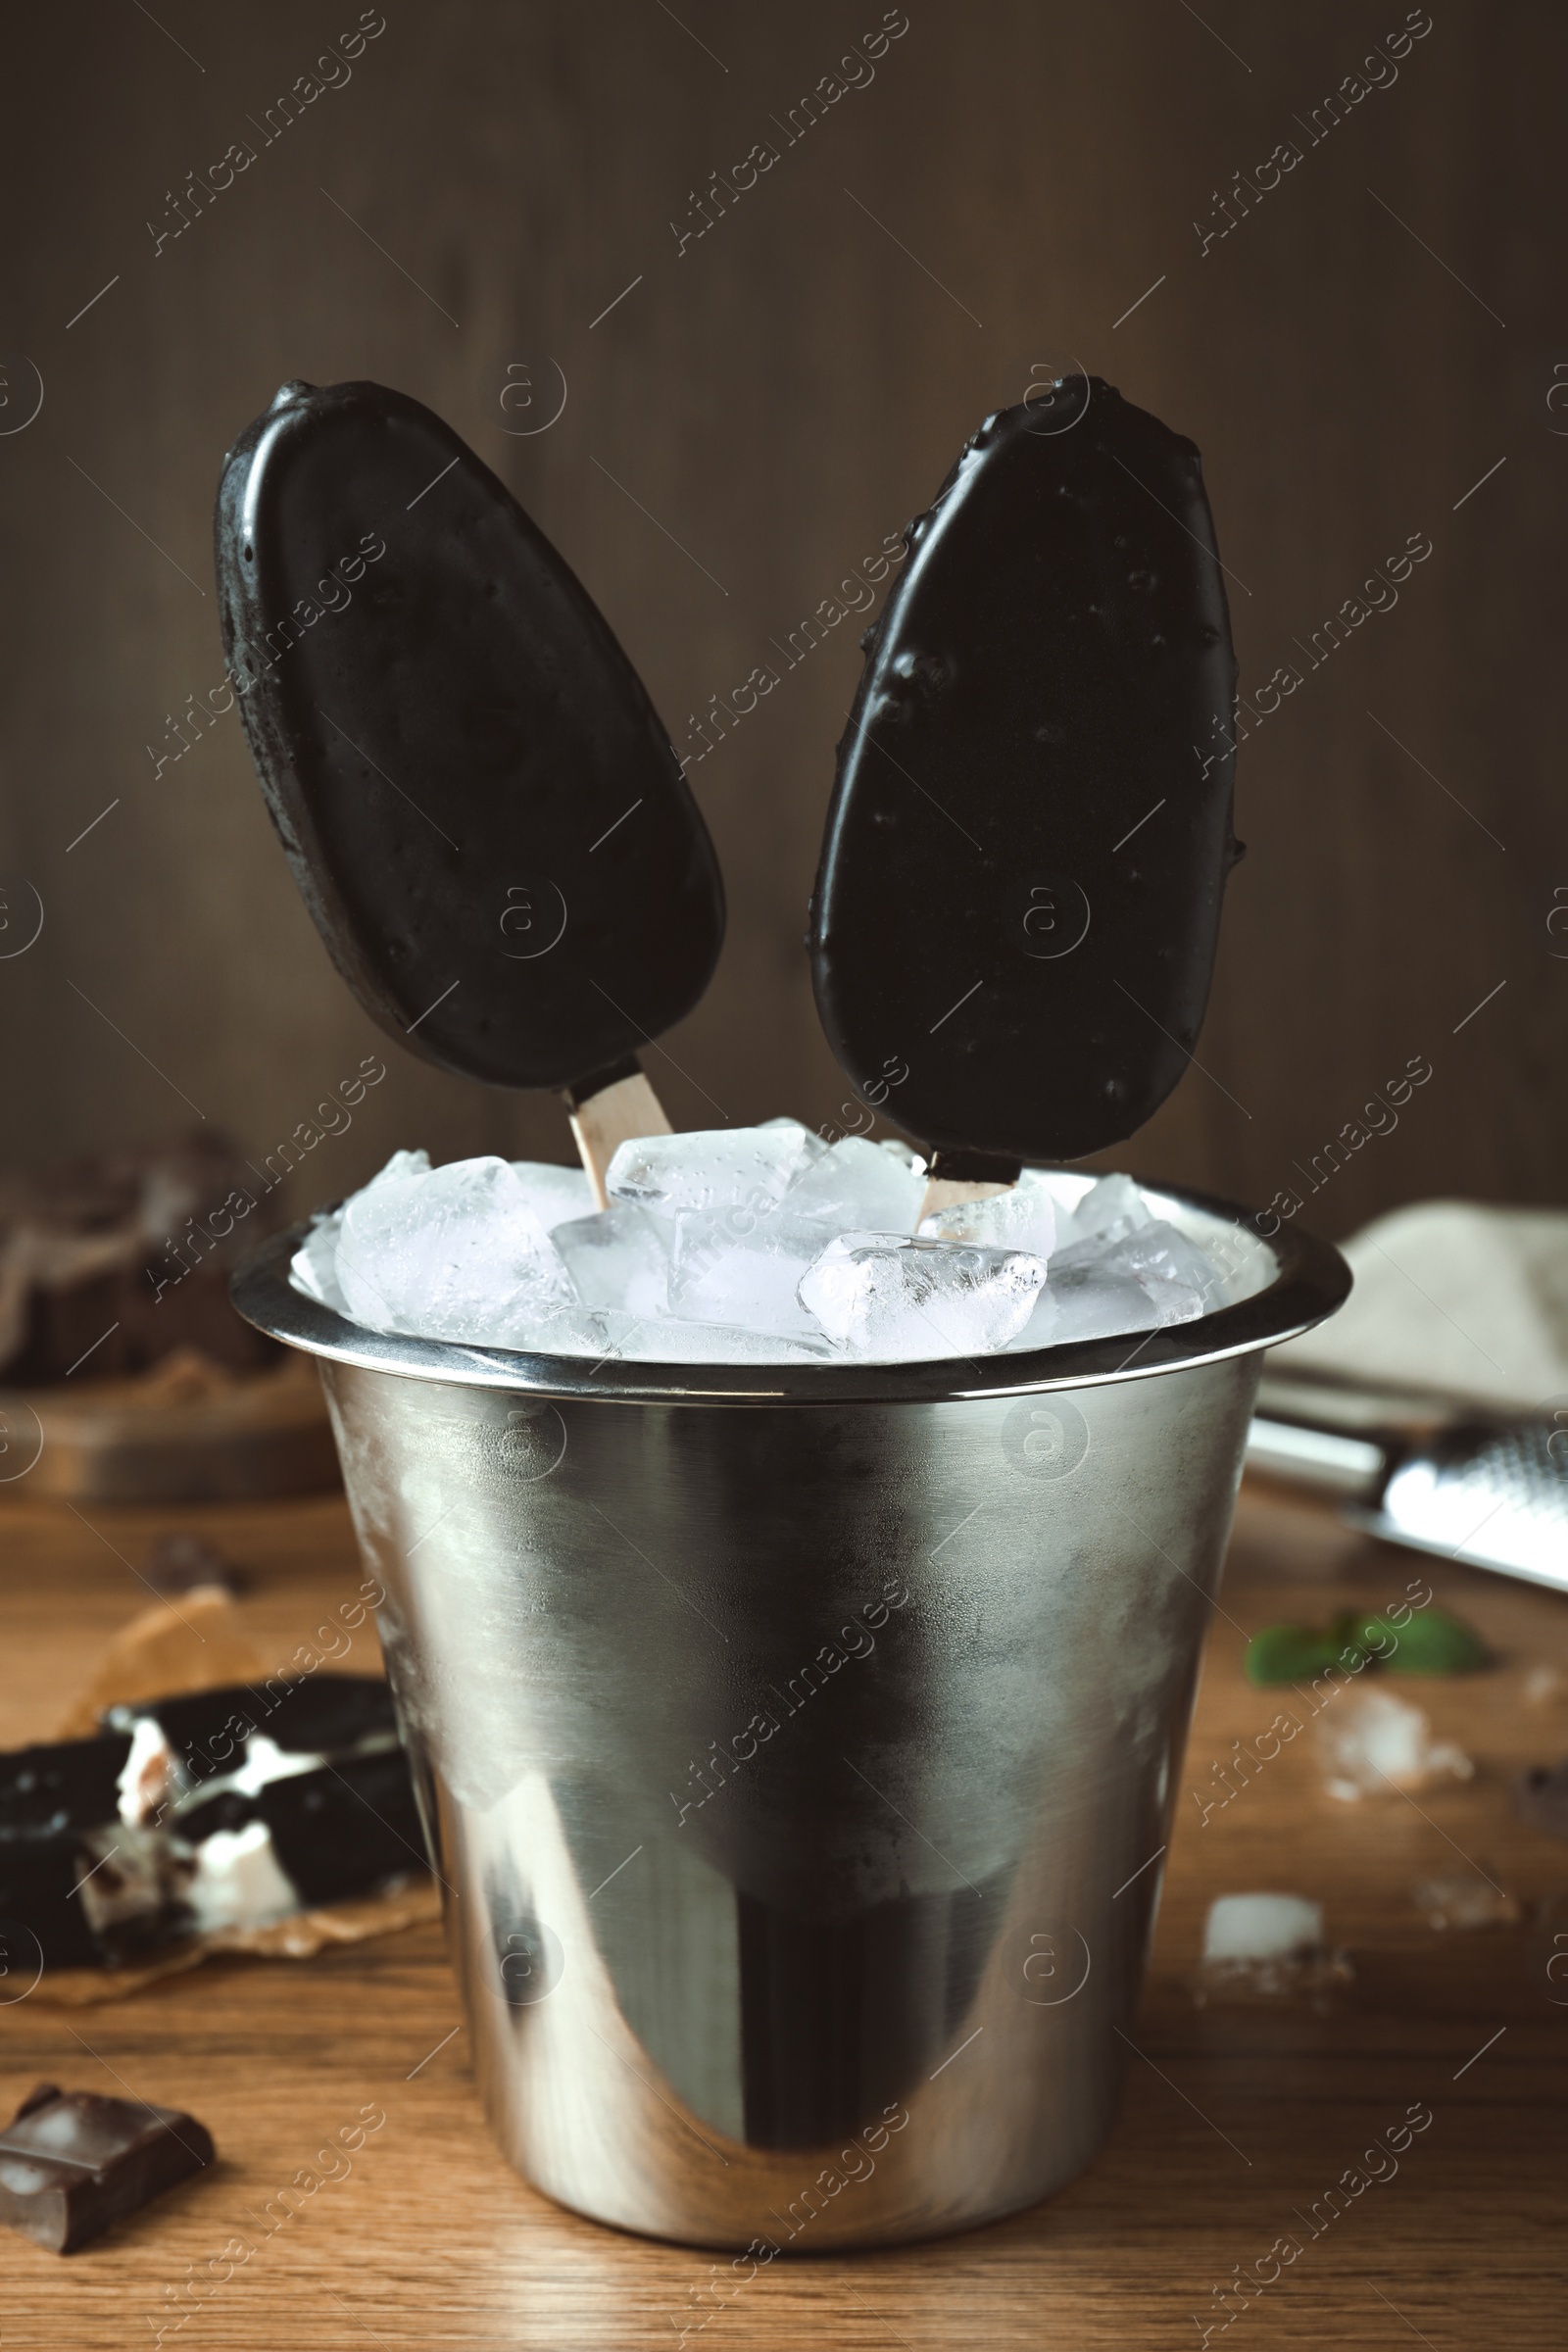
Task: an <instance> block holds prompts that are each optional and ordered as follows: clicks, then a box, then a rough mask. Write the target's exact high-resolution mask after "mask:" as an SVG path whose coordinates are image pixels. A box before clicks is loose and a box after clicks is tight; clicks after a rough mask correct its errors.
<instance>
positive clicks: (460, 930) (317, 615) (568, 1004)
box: [215, 383, 723, 1098]
mask: <svg viewBox="0 0 1568 2352" xmlns="http://www.w3.org/2000/svg"><path fill="white" fill-rule="evenodd" d="M215 534H216V541H217V560H218V579H219V590H220V598H221V611H222V625H223V641H224V645H225V648H226V650H227V653H228V658H229V663H230V669H231V674H232V677H233V683H234V691H235V693H236V694H237V695H238V696H239V697H240V711H241V713H242V716H243V719H244V723H245V730H246V734H247V737H248V739H249V742H250V746H251V751H252V754H253V757H254V759H255V760H256V765H257V770H258V773H259V774H260V777H261V780H262V789H263V791H264V792H265V794H266V796H267V800H268V805H269V807H270V809H271V812H272V817H273V820H274V822H275V824H276V826H277V829H278V832H279V834H280V836H281V838H282V842H283V847H284V849H285V851H286V852H287V855H288V858H289V862H290V864H291V865H292V867H293V869H294V878H295V880H296V882H297V883H298V884H299V887H300V890H301V892H302V894H303V896H304V898H305V902H306V905H307V906H308V907H310V910H311V913H312V915H313V917H314V918H315V921H316V924H317V927H318V929H319V931H320V933H321V936H322V938H323V940H324V941H325V943H326V946H327V949H328V951H329V953H330V954H331V956H332V958H333V960H334V962H335V963H336V964H337V966H338V969H339V971H340V972H341V973H342V975H343V977H344V979H345V980H347V982H348V984H349V986H350V987H351V988H352V989H353V991H354V993H355V995H356V996H357V997H358V998H359V1000H360V1003H361V1004H362V1005H364V1007H365V1009H366V1011H367V1012H368V1013H369V1015H370V1017H371V1018H372V1019H373V1020H375V1021H377V1022H378V1023H379V1024H380V1026H381V1027H382V1028H383V1029H385V1030H386V1032H387V1033H388V1035H389V1036H391V1037H394V1038H396V1039H397V1041H398V1043H399V1044H400V1045H406V1046H408V1047H409V1048H410V1050H411V1051H412V1052H414V1053H417V1054H423V1055H424V1056H425V1058H426V1059H427V1060H430V1061H434V1062H437V1063H438V1064H440V1066H441V1067H442V1068H444V1069H449V1070H455V1071H457V1072H459V1073H460V1074H461V1075H463V1076H466V1077H471V1078H478V1079H482V1080H484V1081H486V1082H487V1083H488V1084H490V1085H493V1086H516V1087H559V1088H567V1089H570V1090H571V1091H572V1093H573V1095H574V1096H576V1097H578V1098H582V1097H585V1096H586V1095H589V1094H591V1093H592V1092H594V1091H595V1090H596V1088H598V1087H601V1086H603V1085H605V1084H608V1083H610V1082H612V1081H613V1080H614V1079H616V1078H619V1077H623V1076H626V1075H628V1074H632V1073H634V1072H635V1068H636V1064H635V1061H634V1060H633V1058H632V1057H633V1055H634V1053H635V1050H636V1048H637V1047H638V1046H640V1045H642V1044H643V1043H644V1042H646V1041H647V1040H649V1039H651V1038H653V1037H656V1036H658V1035H659V1033H660V1032H661V1031H662V1030H664V1029H667V1028H668V1027H669V1026H670V1025H671V1023H672V1022H675V1021H678V1020H680V1019H681V1018H682V1017H683V1016H684V1015H685V1014H686V1013H688V1012H689V1011H690V1010H691V1008H692V1006H693V1005H695V1004H696V1002H697V1000H698V998H699V997H700V996H701V995H702V993H703V990H704V988H705V987H706V986H707V984H708V981H709V978H710V976H711V973H712V969H713V965H714V962H715V961H716V959H717V956H718V949H719V943H720V941H721V939H722V936H723V894H722V889H721V885H720V882H719V876H718V866H717V861H716V860H715V858H714V856H713V850H712V844H711V841H710V840H709V837H708V833H707V829H706V827H705V826H704V824H703V821H702V818H701V816H700V814H699V813H698V809H697V806H696V803H695V802H694V801H693V799H692V797H691V794H690V793H689V791H688V790H687V788H686V784H685V782H684V780H683V778H682V775H681V770H680V763H679V761H678V760H676V757H675V754H674V752H673V750H672V749H671V747H670V743H669V739H668V737H667V735H666V734H665V732H664V729H663V727H662V725H661V723H660V721H659V718H658V716H657V714H656V713H655V711H654V709H653V706H652V705H651V703H650V702H649V699H648V696H647V694H646V693H645V691H644V689H643V686H642V684H641V681H640V680H639V679H638V677H637V675H636V672H635V671H634V670H633V669H632V667H631V664H630V662H628V661H627V660H626V657H625V655H624V654H623V653H622V651H621V649H620V647H619V646H618V645H617V643H616V642H615V639H614V637H613V635H612V633H611V631H610V629H609V627H608V626H607V624H606V623H605V621H604V620H603V618H602V617H601V615H600V613H598V612H597V610H596V609H595V607H594V605H593V604H592V602H591V601H590V599H589V597H588V596H587V594H586V593H585V591H584V590H583V588H582V587H581V586H580V584H579V583H578V581H577V580H576V579H575V578H574V577H573V575H572V573H571V572H570V571H569V570H568V569H567V568H566V565H565V564H564V563H563V562H562V560H561V558H560V556H559V555H557V553H556V551H555V549H554V548H553V547H551V545H550V544H549V542H548V540H546V539H545V538H544V536H543V535H542V533H541V532H540V531H538V530H537V529H536V528H535V526H534V524H533V523H532V522H531V521H530V520H529V519H528V517H527V515H524V513H523V512H522V510H521V508H520V507H519V506H518V505H517V504H516V501H515V499H514V498H513V497H512V496H511V495H510V493H509V492H508V491H507V490H506V489H505V488H504V486H503V485H502V484H501V483H500V482H499V481H498V480H497V479H496V477H495V475H494V474H493V473H491V471H490V470H489V468H488V466H483V465H481V463H480V461H479V460H478V459H477V458H476V457H475V456H474V454H473V452H472V451H471V450H469V449H467V448H466V446H465V445H464V443H463V442H462V441H460V440H459V438H458V436H457V435H456V433H454V432H453V431H452V430H451V428H450V426H448V425H446V424H444V423H443V422H442V420H441V419H440V418H439V417H435V416H432V414H431V413H430V411H429V410H428V409H425V408H421V407H420V406H419V404H418V402H417V401H414V400H409V399H406V398H405V397H404V396H403V395H402V394H401V393H397V392H389V391H385V390H383V389H382V388H381V387H380V386H379V385H377V384H369V383H348V384H336V385H331V386H327V387H324V388H318V387H316V386H313V385H310V384H303V383H291V384H286V385H285V386H284V387H283V389H282V391H281V392H279V394H278V395H277V398H276V399H275V400H274V402H273V403H272V406H271V408H270V410H269V411H268V413H267V415H266V416H264V417H259V418H258V419H257V420H256V422H255V423H254V424H252V425H251V426H250V427H249V428H248V430H247V431H246V432H245V433H244V434H242V435H241V437H240V439H239V440H238V441H237V442H236V443H235V445H234V448H233V449H232V451H231V452H230V453H229V456H228V458H227V460H226V462H225V465H224V468H223V475H222V480H221V486H220V489H219V497H218V511H217V516H216V520H215Z"/></svg>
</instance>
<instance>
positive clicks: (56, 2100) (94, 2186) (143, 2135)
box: [0, 2082, 216, 2254]
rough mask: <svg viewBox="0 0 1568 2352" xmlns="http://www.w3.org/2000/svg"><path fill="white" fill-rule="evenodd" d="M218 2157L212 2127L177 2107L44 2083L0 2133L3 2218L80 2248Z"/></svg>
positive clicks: (44, 2242)
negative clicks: (63, 2088) (65, 2088)
mask: <svg viewBox="0 0 1568 2352" xmlns="http://www.w3.org/2000/svg"><path fill="white" fill-rule="evenodd" d="M215 2154H216V2150H215V2149H214V2147H213V2141H212V2134H211V2133H210V2132H209V2131H207V2130H206V2129H205V2127H204V2126H202V2125H201V2124H199V2123H197V2122H196V2120H195V2118H194V2117H193V2116H189V2115H182V2114H181V2113H180V2111H179V2110H178V2109H177V2108H174V2107H149V2106H147V2105H146V2104H145V2103H144V2102H143V2101H142V2100H140V2099H106V2098H100V2097H99V2096H98V2095H97V2093H96V2092H94V2091H88V2090H58V2089H57V2088H56V2087H55V2085H54V2083H52V2082H40V2083H39V2084H38V2086H37V2088H36V2089H35V2090H32V2091H30V2092H29V2093H28V2095H27V2097H26V2098H25V2099H24V2100H23V2102H22V2105H21V2106H20V2107H19V2108H18V2110H17V2112H16V2114H15V2115H14V2116H13V2117H12V2119H11V2121H10V2123H9V2124H7V2125H6V2127H5V2129H4V2130H3V2131H0V2222H4V2223H6V2224H7V2225H8V2227H9V2228H11V2229H20V2230H22V2231H23V2232H24V2234H25V2236H27V2237H30V2238H33V2239H35V2240H36V2242H37V2243H38V2244H39V2245H40V2246H45V2247H47V2248H48V2250H49V2252H50V2253H51V2254H74V2253H75V2251H76V2249H77V2247H78V2246H85V2245H87V2244H89V2243H90V2242H91V2240H92V2239H93V2238H95V2237H101V2236H102V2234H103V2232H104V2231H105V2230H106V2229H108V2228H109V2227H110V2225H111V2224H112V2223H114V2222H118V2221H122V2220H123V2218H124V2216H125V2215H126V2214H128V2213H135V2212H136V2211H137V2210H138V2208H139V2207H141V2206H143V2205H146V2204H150V2203H151V2201H152V2199H153V2198H154V2197H157V2196H162V2194H163V2192H164V2190H165V2189H166V2188H172V2187H173V2185H174V2183H175V2181H176V2180H184V2179H185V2178H186V2177H187V2175H189V2174H191V2173H199V2172H202V2171H204V2170H205V2168H206V2167H207V2166H208V2165H210V2164H211V2163H212V2162H213V2160H214V2156H215Z"/></svg>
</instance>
